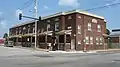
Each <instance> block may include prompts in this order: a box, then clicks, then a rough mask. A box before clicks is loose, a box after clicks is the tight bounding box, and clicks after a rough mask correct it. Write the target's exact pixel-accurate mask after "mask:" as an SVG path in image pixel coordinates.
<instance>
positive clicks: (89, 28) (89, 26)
mask: <svg viewBox="0 0 120 67" xmlns="http://www.w3.org/2000/svg"><path fill="white" fill-rule="evenodd" d="M91 27H92V24H91V23H88V31H92V29H91Z"/></svg>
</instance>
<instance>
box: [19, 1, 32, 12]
mask: <svg viewBox="0 0 120 67" xmlns="http://www.w3.org/2000/svg"><path fill="white" fill-rule="evenodd" d="M31 1H32V2H31ZM31 1H30V0H28V1H27V2H25V3H24V4H23V5H25V6H23V7H22V8H18V9H20V10H24V9H25V8H28V7H29V6H30V5H33V3H34V2H33V0H31ZM30 2H31V3H30ZM26 4H27V5H26Z"/></svg>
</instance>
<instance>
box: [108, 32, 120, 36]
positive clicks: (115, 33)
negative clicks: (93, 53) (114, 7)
mask: <svg viewBox="0 0 120 67" xmlns="http://www.w3.org/2000/svg"><path fill="white" fill-rule="evenodd" d="M119 36H120V31H117V32H112V33H111V34H110V37H119Z"/></svg>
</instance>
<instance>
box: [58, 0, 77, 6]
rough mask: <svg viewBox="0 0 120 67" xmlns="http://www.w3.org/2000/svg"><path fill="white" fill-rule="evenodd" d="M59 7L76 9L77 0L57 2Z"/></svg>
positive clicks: (60, 0)
mask: <svg viewBox="0 0 120 67" xmlns="http://www.w3.org/2000/svg"><path fill="white" fill-rule="evenodd" d="M59 5H60V6H70V7H78V6H79V3H78V0H59Z"/></svg>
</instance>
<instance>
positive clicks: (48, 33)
mask: <svg viewBox="0 0 120 67" xmlns="http://www.w3.org/2000/svg"><path fill="white" fill-rule="evenodd" d="M39 35H52V31H45V32H43V33H39Z"/></svg>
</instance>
